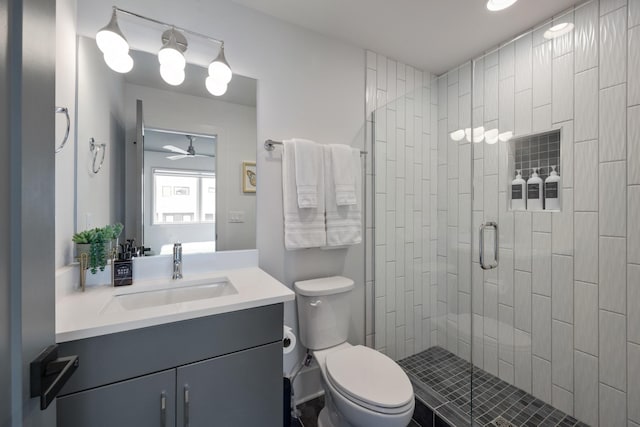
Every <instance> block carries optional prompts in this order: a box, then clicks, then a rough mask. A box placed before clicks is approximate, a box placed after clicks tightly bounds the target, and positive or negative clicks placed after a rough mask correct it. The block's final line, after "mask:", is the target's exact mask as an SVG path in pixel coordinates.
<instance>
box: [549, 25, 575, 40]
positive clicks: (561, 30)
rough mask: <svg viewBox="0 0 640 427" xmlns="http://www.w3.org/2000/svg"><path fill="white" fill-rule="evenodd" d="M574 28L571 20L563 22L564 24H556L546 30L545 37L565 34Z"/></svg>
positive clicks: (550, 37)
mask: <svg viewBox="0 0 640 427" xmlns="http://www.w3.org/2000/svg"><path fill="white" fill-rule="evenodd" d="M571 30H573V24H572V23H571V22H563V23H562V24H558V25H554V26H553V27H551V28H549V29H548V30H547V31H545V32H544V38H545V39H549V40H551V39H555V38H556V37H560V36H564V35H565V34H567V33H570V32H571Z"/></svg>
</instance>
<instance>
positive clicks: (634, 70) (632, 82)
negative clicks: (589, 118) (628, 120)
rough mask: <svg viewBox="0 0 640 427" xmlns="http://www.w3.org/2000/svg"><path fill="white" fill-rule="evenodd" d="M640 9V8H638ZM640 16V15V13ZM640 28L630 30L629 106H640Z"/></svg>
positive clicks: (628, 61)
mask: <svg viewBox="0 0 640 427" xmlns="http://www.w3.org/2000/svg"><path fill="white" fill-rule="evenodd" d="M636 7H637V8H640V6H636ZM639 14H640V13H639ZM639 50H640V28H639V27H637V26H636V27H634V28H632V29H631V30H629V48H628V59H627V67H628V68H629V74H628V77H627V78H628V86H629V87H628V91H629V94H628V99H627V103H628V105H638V104H640V53H639V52H638V51H639Z"/></svg>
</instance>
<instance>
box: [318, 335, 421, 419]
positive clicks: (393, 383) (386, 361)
mask: <svg viewBox="0 0 640 427" xmlns="http://www.w3.org/2000/svg"><path fill="white" fill-rule="evenodd" d="M326 368H327V374H328V376H329V378H330V380H331V383H332V384H333V385H334V386H335V387H336V388H337V389H338V390H339V391H340V392H341V393H343V394H344V395H346V396H347V397H350V398H351V399H353V400H355V401H362V402H365V403H367V404H369V405H373V406H376V407H380V408H397V407H400V406H404V405H407V404H408V403H410V402H411V401H412V400H413V387H412V386H411V382H410V381H409V378H408V377H407V374H405V373H404V371H403V370H402V368H400V366H398V364H397V363H395V362H394V361H393V360H391V359H390V358H389V357H387V356H385V355H384V354H382V353H380V352H378V351H375V350H372V349H370V348H368V347H364V346H361V345H357V346H354V347H350V348H346V349H344V350H339V351H336V352H333V353H330V354H328V355H327V358H326Z"/></svg>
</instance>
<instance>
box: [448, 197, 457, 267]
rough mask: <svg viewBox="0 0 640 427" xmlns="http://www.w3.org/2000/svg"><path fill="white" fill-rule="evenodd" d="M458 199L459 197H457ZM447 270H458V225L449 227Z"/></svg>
mask: <svg viewBox="0 0 640 427" xmlns="http://www.w3.org/2000/svg"><path fill="white" fill-rule="evenodd" d="M456 199H457V197H456ZM447 238H448V239H449V242H448V244H447V271H448V272H449V273H453V274H457V272H458V227H449V229H448V230H447Z"/></svg>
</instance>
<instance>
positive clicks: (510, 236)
mask: <svg viewBox="0 0 640 427" xmlns="http://www.w3.org/2000/svg"><path fill="white" fill-rule="evenodd" d="M498 204H499V206H498V208H499V211H498V224H500V226H499V228H498V231H499V232H500V248H505V249H513V243H514V233H515V230H514V227H515V225H514V223H515V219H514V215H513V211H510V210H509V208H508V204H509V200H507V194H506V193H500V196H499V199H498ZM474 230H475V229H474Z"/></svg>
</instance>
